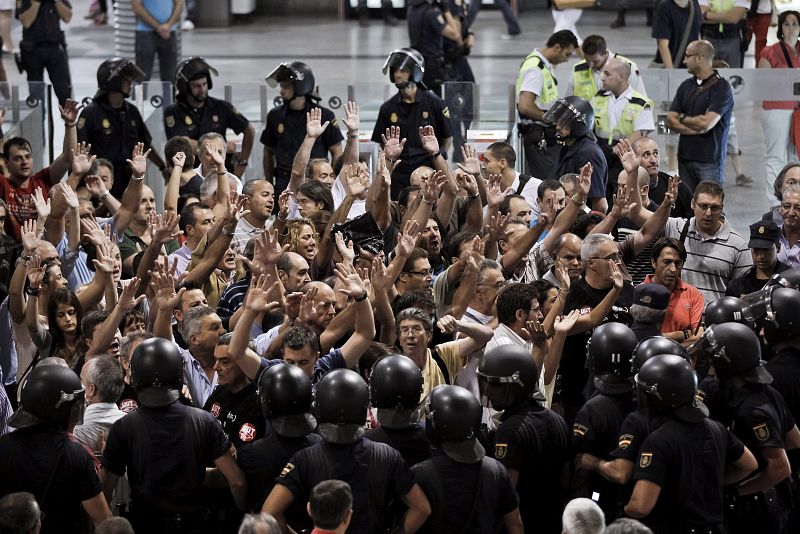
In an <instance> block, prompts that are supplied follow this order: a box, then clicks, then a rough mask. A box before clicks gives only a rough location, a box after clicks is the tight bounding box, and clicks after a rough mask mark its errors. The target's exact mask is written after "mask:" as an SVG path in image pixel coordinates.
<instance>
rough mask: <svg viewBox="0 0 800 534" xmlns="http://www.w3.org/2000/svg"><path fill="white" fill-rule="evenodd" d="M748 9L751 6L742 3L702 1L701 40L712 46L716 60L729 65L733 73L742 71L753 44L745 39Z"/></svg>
mask: <svg viewBox="0 0 800 534" xmlns="http://www.w3.org/2000/svg"><path fill="white" fill-rule="evenodd" d="M756 5H758V4H756ZM749 9H750V5H749V4H748V3H747V2H746V1H742V0H738V1H737V0H700V12H701V13H702V16H703V25H702V26H701V28H700V36H701V37H702V38H703V39H707V40H708V41H709V42H710V43H711V44H712V45H713V47H714V50H715V54H714V57H715V59H722V60H724V61H727V62H728V64H729V65H730V66H731V67H733V68H734V69H741V68H742V66H743V63H744V52H745V50H746V49H747V45H749V44H750V43H749V41H748V42H747V43H745V39H744V29H745V25H746V23H745V17H746V16H747V11H748V10H749Z"/></svg>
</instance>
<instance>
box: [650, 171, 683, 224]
mask: <svg viewBox="0 0 800 534" xmlns="http://www.w3.org/2000/svg"><path fill="white" fill-rule="evenodd" d="M668 190H669V174H667V173H665V172H659V173H658V174H657V175H656V180H655V183H654V182H652V181H651V182H650V189H649V190H648V192H647V196H649V197H650V200H651V201H652V202H654V203H655V204H657V205H661V203H662V202H664V196H665V195H666V194H667V191H668ZM670 217H682V218H684V219H691V218H692V217H694V210H692V191H691V189H689V186H688V185H686V184H685V183H681V184H680V185H679V186H678V198H677V199H675V205H674V206H673V207H672V211H671V212H670Z"/></svg>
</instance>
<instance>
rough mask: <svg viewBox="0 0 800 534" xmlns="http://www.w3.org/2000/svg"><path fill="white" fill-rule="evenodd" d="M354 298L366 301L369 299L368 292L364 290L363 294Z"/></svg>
mask: <svg viewBox="0 0 800 534" xmlns="http://www.w3.org/2000/svg"><path fill="white" fill-rule="evenodd" d="M353 300H355V301H356V302H364V301H365V300H367V292H366V291H364V294H363V295H361V296H360V297H355V298H354V299H353Z"/></svg>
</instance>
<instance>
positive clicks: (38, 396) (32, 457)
mask: <svg viewBox="0 0 800 534" xmlns="http://www.w3.org/2000/svg"><path fill="white" fill-rule="evenodd" d="M83 397H84V391H83V386H82V385H81V379H80V378H78V375H76V374H75V373H73V372H72V370H70V369H68V368H66V367H61V366H60V365H39V366H37V367H36V368H34V369H33V370H32V371H31V372H30V374H29V375H28V377H27V378H26V380H25V381H24V382H23V384H22V392H21V398H20V406H19V409H18V410H17V411H16V412H15V413H14V415H12V416H11V419H9V421H8V424H9V425H10V426H12V427H14V428H16V429H17V431H16V432H10V433H8V434H6V435H4V436H2V437H0V495H7V494H9V493H14V492H18V491H27V492H30V493H33V495H35V496H36V501H37V502H38V503H39V506H40V507H41V509H42V512H43V518H42V532H45V533H46V532H80V531H81V530H82V527H85V525H83V524H82V523H83V518H82V516H81V511H80V509H81V506H83V508H84V510H85V511H86V512H87V513H88V514H89V516H90V517H91V518H92V521H93V522H94V524H95V525H98V524H100V523H101V522H102V521H104V520H106V519H108V518H110V517H111V511H110V510H109V509H108V503H107V502H106V500H105V497H103V494H102V492H101V489H102V488H101V487H100V481H99V480H98V478H97V472H96V471H95V467H94V460H93V458H92V457H91V455H90V454H89V453H88V452H87V451H86V449H85V448H84V447H83V445H81V444H80V443H78V442H76V441H74V440H72V439H70V438H69V436H68V435H67V432H69V431H71V430H72V427H74V426H75V424H76V423H77V422H78V421H79V420H80V417H81V413H82V411H81V409H82V408H83Z"/></svg>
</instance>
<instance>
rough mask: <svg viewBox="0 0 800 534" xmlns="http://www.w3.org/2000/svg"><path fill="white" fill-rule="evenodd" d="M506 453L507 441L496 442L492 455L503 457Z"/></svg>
mask: <svg viewBox="0 0 800 534" xmlns="http://www.w3.org/2000/svg"><path fill="white" fill-rule="evenodd" d="M506 453H508V443H498V444H496V445H495V446H494V457H495V458H498V459H500V458H505V457H506Z"/></svg>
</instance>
